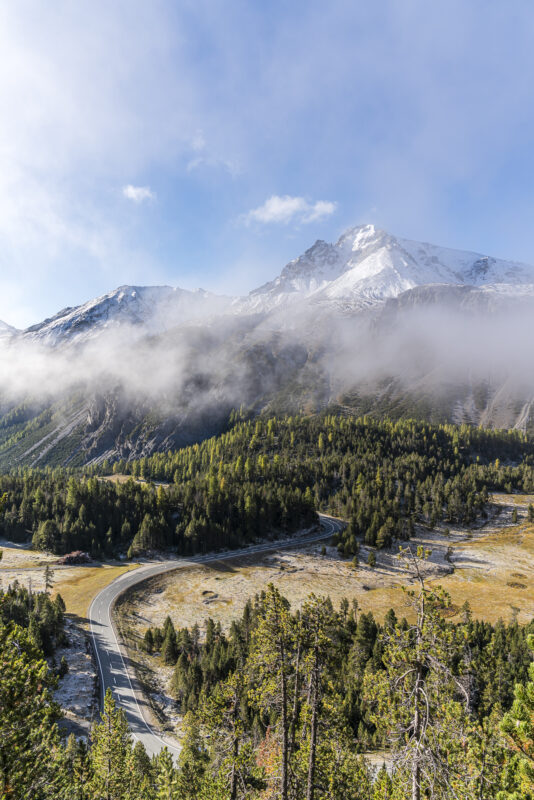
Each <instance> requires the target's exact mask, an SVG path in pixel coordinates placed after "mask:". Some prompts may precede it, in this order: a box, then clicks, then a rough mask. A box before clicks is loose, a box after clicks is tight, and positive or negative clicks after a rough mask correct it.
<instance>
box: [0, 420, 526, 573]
mask: <svg viewBox="0 0 534 800" xmlns="http://www.w3.org/2000/svg"><path fill="white" fill-rule="evenodd" d="M533 464H534V443H533V442H532V441H531V440H530V439H529V438H528V437H526V436H525V435H524V434H522V433H521V432H518V431H511V432H506V431H490V430H484V429H481V428H473V427H469V426H460V427H458V426H453V425H439V426H437V425H431V424H428V423H424V422H418V421H415V420H405V421H399V422H393V421H389V420H384V421H377V420H375V419H372V418H370V417H363V418H360V419H353V418H347V417H342V416H332V415H327V416H323V417H302V416H297V417H284V418H265V419H264V418H261V419H257V420H253V421H242V422H236V423H235V424H234V426H233V427H232V429H231V430H230V431H228V432H227V433H224V434H222V435H220V436H217V437H214V438H212V439H208V440H206V441H204V442H203V443H202V444H196V445H193V446H191V447H187V448H183V449H181V450H178V451H176V452H170V453H158V454H156V455H154V456H151V457H150V458H143V459H141V460H139V461H133V462H129V463H128V462H124V461H118V462H116V463H115V464H114V465H113V467H111V465H109V464H107V463H104V464H103V465H102V466H101V467H98V468H97V467H93V468H92V469H91V470H86V471H85V472H83V473H82V472H67V471H65V470H61V469H56V470H51V469H48V470H42V471H39V470H32V469H20V470H18V471H14V472H11V473H8V474H5V475H2V476H0V493H7V505H6V510H5V514H4V516H3V519H2V521H1V526H2V527H1V532H2V534H3V535H4V536H5V537H6V538H8V539H18V540H20V539H24V538H27V537H29V536H31V537H33V544H34V546H35V547H36V548H38V549H46V550H50V551H52V552H55V553H64V552H69V551H71V550H75V549H81V550H87V551H89V552H90V553H92V554H93V555H94V556H98V557H105V556H111V555H113V554H114V553H117V552H121V551H122V552H126V551H128V552H129V553H130V555H132V556H135V555H138V554H140V553H144V552H147V551H150V550H157V549H172V550H174V551H176V552H178V553H183V554H190V553H195V552H199V551H206V550H211V549H216V548H220V547H236V546H239V545H241V544H243V543H244V542H247V541H251V540H253V539H255V538H257V537H259V536H265V535H273V534H274V535H276V534H279V533H283V534H288V533H289V534H290V533H292V532H294V531H296V530H298V529H300V528H303V527H307V526H309V525H310V524H312V523H313V522H314V521H315V519H316V516H315V514H316V511H328V512H331V513H333V514H336V515H339V516H341V517H343V518H344V519H346V520H347V521H348V526H347V528H346V530H345V531H344V532H343V534H342V535H341V536H340V541H339V543H338V546H339V548H340V550H342V551H343V553H344V554H345V555H351V554H356V553H357V551H358V542H359V540H360V539H362V538H363V539H364V541H365V543H366V544H368V545H371V546H376V547H378V548H381V547H387V546H389V545H390V544H391V543H392V541H393V540H395V539H397V540H399V539H400V540H406V539H408V538H409V537H410V536H411V534H412V532H413V526H414V523H415V522H417V521H419V522H423V523H425V524H426V525H429V526H433V525H434V524H436V522H438V521H440V520H444V521H445V522H450V523H462V524H470V523H472V522H474V521H475V520H476V519H477V517H481V516H482V517H483V516H484V514H485V513H486V504H487V501H488V497H489V494H490V493H491V492H492V491H494V490H500V491H507V492H511V491H513V490H521V491H524V492H531V491H533V490H534V469H533V466H532V465H533ZM110 470H112V471H113V472H114V473H116V474H124V473H127V474H129V475H131V477H132V480H131V481H126V482H111V481H104V480H101V476H103V475H106V474H108V473H109V472H110ZM139 479H143V480H144V483H141V482H139ZM154 482H162V483H164V484H166V485H159V486H156V485H155V483H154Z"/></svg>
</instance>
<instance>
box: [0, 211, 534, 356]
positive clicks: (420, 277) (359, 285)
mask: <svg viewBox="0 0 534 800" xmlns="http://www.w3.org/2000/svg"><path fill="white" fill-rule="evenodd" d="M436 284H441V285H450V286H475V287H478V288H479V289H482V290H484V291H488V292H495V293H506V294H507V295H534V267H531V266H528V265H525V264H519V263H517V262H512V261H503V260H499V259H496V258H491V257H490V256H485V255H481V254H479V253H471V252H466V251H460V250H452V249H450V248H445V247H439V246H437V245H433V244H428V243H426V242H416V241H411V240H409V239H401V238H397V237H395V236H392V235H391V234H389V233H388V232H387V231H384V230H381V229H380V228H376V227H375V226H374V225H357V226H355V227H352V228H349V229H348V230H346V231H345V232H344V233H343V234H342V235H341V236H340V237H339V239H338V240H337V241H336V242H335V244H331V243H328V242H325V241H323V240H321V239H319V240H317V241H316V242H315V244H313V245H312V246H311V247H309V248H308V249H307V250H306V251H305V252H304V253H303V254H302V255H301V256H299V257H298V258H294V259H293V260H292V261H290V262H289V263H288V264H287V265H286V266H285V267H284V268H283V270H282V272H281V273H280V275H279V276H278V277H277V278H275V279H274V280H272V281H269V282H268V283H266V284H264V285H263V286H261V287H259V288H258V289H255V290H254V291H252V292H251V293H250V294H249V295H247V296H246V297H236V298H231V297H222V296H218V295H214V294H210V293H209V292H205V291H203V290H201V289H198V290H195V291H187V290H185V289H180V288H173V287H171V286H119V287H118V288H117V289H115V290H114V291H112V292H109V293H108V294H105V295H102V296H101V297H97V298H95V299H94V300H90V301H89V302H87V303H84V304H83V305H80V306H76V307H75V308H65V309H63V310H62V311H60V312H59V313H58V314H56V315H55V316H54V317H51V318H50V319H46V320H44V322H41V323H39V324H38V325H34V326H32V327H31V328H28V329H27V330H26V331H24V332H22V334H18V332H16V331H14V330H12V329H8V331H7V332H6V331H5V330H4V329H3V328H2V327H1V325H0V336H2V337H7V336H13V335H22V336H23V337H24V338H28V339H32V340H37V341H40V342H43V343H46V344H51V345H55V344H59V343H60V342H69V343H80V342H84V341H86V340H88V339H92V338H93V337H94V336H96V335H101V334H103V333H105V332H107V331H114V330H116V329H119V328H122V329H127V332H128V334H129V335H132V334H134V333H135V332H136V331H137V332H138V334H139V335H142V334H145V333H149V334H157V333H161V332H163V331H165V330H168V329H170V328H172V327H176V326H179V325H181V324H192V323H194V324H200V323H208V322H209V321H210V320H212V319H213V318H214V317H216V316H220V315H224V314H231V315H233V316H241V315H243V316H245V315H249V314H257V313H259V314H267V315H268V314H270V313H271V312H276V311H282V312H284V310H285V309H287V308H294V307H296V306H298V307H299V308H303V309H304V310H305V309H307V308H310V307H311V308H314V309H315V308H316V307H317V306H318V305H320V306H321V307H322V308H324V309H325V310H326V311H328V309H330V308H331V309H332V311H336V310H337V311H339V310H342V311H343V312H346V311H351V312H352V311H357V310H358V309H363V308H365V307H368V306H371V305H377V304H381V303H384V302H385V301H387V300H389V299H392V298H395V297H398V296H399V295H401V294H402V293H403V292H406V291H409V290H412V289H416V288H417V287H421V286H429V285H436Z"/></svg>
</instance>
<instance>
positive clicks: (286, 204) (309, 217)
mask: <svg viewBox="0 0 534 800" xmlns="http://www.w3.org/2000/svg"><path fill="white" fill-rule="evenodd" d="M336 208H337V203H332V202H330V201H328V200H317V202H315V203H309V202H308V201H307V200H306V199H305V198H304V197H291V195H288V194H285V195H284V196H283V197H280V196H279V195H276V194H273V195H272V196H271V197H269V198H268V199H267V200H266V201H265V203H264V204H263V205H262V206H259V207H258V208H254V209H252V211H249V212H248V214H245V215H244V218H243V219H244V221H245V223H247V224H250V223H251V222H260V223H262V224H270V223H280V224H282V225H287V224H288V223H289V222H299V223H308V222H317V221H318V220H320V219H323V218H324V217H329V216H331V215H332V214H333V213H334V211H335V210H336Z"/></svg>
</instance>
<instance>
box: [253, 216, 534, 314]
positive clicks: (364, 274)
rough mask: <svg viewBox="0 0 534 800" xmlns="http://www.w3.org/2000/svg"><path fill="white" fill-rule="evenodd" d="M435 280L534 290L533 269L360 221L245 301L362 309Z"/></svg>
mask: <svg viewBox="0 0 534 800" xmlns="http://www.w3.org/2000/svg"><path fill="white" fill-rule="evenodd" d="M436 283H437V284H449V285H470V286H478V287H487V288H491V289H493V290H495V291H505V290H507V291H510V292H512V293H529V294H532V293H534V267H531V266H528V265H525V264H519V263H516V262H509V261H502V260H499V259H495V258H491V257H489V256H483V255H480V254H479V253H470V252H464V251H460V250H451V249H448V248H444V247H438V246H436V245H432V244H427V243H423V242H412V241H409V240H407V239H398V238H396V237H394V236H391V235H390V234H388V233H386V232H385V231H382V230H379V229H376V228H375V227H374V226H373V225H363V226H357V227H355V228H350V229H349V230H348V231H346V232H345V233H344V234H343V235H342V236H341V237H340V238H339V239H338V241H337V242H336V243H335V244H327V243H326V242H323V241H317V242H316V243H315V244H314V245H313V247H310V248H309V250H307V251H306V252H305V253H304V254H303V255H302V256H299V258H296V259H294V260H293V261H290V262H289V264H288V265H287V266H286V267H285V268H284V269H283V271H282V273H281V275H280V276H279V277H278V278H276V279H275V280H274V281H271V282H269V283H266V284H265V285H264V286H262V287H260V288H259V289H256V290H255V291H253V292H251V294H250V295H249V297H248V298H247V300H246V301H245V302H244V304H243V305H244V307H245V308H250V309H254V310H256V311H259V310H262V311H265V310H269V309H272V308H276V307H279V306H282V305H285V304H287V302H295V301H302V300H308V301H315V302H322V303H325V302H328V301H330V302H332V303H339V304H345V305H348V306H350V307H353V308H361V307H364V306H368V305H371V304H374V303H380V302H383V301H385V300H387V299H388V298H391V297H397V296H398V295H399V294H401V293H402V292H405V291H407V290H409V289H413V288H415V287H416V286H424V285H428V284H436Z"/></svg>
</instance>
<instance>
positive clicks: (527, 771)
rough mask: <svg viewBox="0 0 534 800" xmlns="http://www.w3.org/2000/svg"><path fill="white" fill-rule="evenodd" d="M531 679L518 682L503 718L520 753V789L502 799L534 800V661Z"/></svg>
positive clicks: (531, 642) (516, 762) (533, 639)
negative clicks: (525, 681)
mask: <svg viewBox="0 0 534 800" xmlns="http://www.w3.org/2000/svg"><path fill="white" fill-rule="evenodd" d="M528 645H529V647H530V649H531V650H532V651H534V636H533V635H530V636H529V637H528ZM528 674H529V679H530V680H529V682H528V683H527V684H526V685H525V686H523V685H522V684H517V685H516V687H515V691H514V697H515V699H514V703H513V706H512V708H511V710H510V711H509V712H508V713H507V714H505V716H504V719H503V721H502V730H503V733H504V734H505V735H506V737H507V738H508V741H509V742H510V745H511V748H512V750H513V751H514V752H515V753H516V754H517V758H516V759H515V760H514V762H513V764H514V772H515V774H514V775H513V777H514V779H515V781H516V782H517V784H518V788H517V790H512V791H509V792H502V793H500V794H499V796H498V797H499V800H532V798H534V663H532V664H531V665H530V667H529V673H528Z"/></svg>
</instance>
